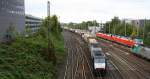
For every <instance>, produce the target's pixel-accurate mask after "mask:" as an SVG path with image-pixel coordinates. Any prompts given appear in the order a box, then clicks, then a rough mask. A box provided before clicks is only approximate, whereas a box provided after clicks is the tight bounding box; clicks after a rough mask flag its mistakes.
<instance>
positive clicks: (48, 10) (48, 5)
mask: <svg viewBox="0 0 150 79" xmlns="http://www.w3.org/2000/svg"><path fill="white" fill-rule="evenodd" d="M47 16H50V1H48V2H47Z"/></svg>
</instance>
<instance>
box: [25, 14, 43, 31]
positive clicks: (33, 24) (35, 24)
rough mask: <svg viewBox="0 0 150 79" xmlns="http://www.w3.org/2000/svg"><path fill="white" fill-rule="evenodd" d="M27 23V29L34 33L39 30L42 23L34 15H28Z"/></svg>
mask: <svg viewBox="0 0 150 79" xmlns="http://www.w3.org/2000/svg"><path fill="white" fill-rule="evenodd" d="M25 21H26V27H27V28H28V29H29V30H30V31H31V32H33V33H34V32H37V31H38V30H39V27H40V24H41V23H42V19H41V18H38V17H35V16H32V15H26V19H25Z"/></svg>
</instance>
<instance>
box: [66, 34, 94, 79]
mask: <svg viewBox="0 0 150 79" xmlns="http://www.w3.org/2000/svg"><path fill="white" fill-rule="evenodd" d="M64 35H66V36H65V37H66V39H65V42H66V43H67V44H65V45H66V46H65V47H66V48H67V50H68V58H67V63H66V71H65V75H64V79H94V77H93V74H92V72H91V71H89V68H90V67H89V66H90V65H89V64H90V63H89V62H88V61H87V59H85V55H84V53H85V52H84V50H83V47H82V46H80V43H78V42H80V41H79V39H75V38H76V35H75V34H69V33H65V34H64ZM82 44H84V42H82Z"/></svg>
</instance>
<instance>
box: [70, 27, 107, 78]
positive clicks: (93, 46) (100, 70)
mask: <svg viewBox="0 0 150 79" xmlns="http://www.w3.org/2000/svg"><path fill="white" fill-rule="evenodd" d="M68 30H69V31H71V32H73V33H76V34H78V35H80V36H81V37H82V38H83V40H84V41H85V42H86V43H87V44H88V47H89V51H90V55H91V57H90V59H91V66H92V70H93V73H94V74H95V75H96V76H97V75H105V74H106V71H107V70H106V68H107V58H106V56H105V54H104V53H103V52H102V49H101V48H100V46H99V43H98V41H97V40H96V39H95V36H94V35H92V34H90V32H87V31H84V30H79V29H68Z"/></svg>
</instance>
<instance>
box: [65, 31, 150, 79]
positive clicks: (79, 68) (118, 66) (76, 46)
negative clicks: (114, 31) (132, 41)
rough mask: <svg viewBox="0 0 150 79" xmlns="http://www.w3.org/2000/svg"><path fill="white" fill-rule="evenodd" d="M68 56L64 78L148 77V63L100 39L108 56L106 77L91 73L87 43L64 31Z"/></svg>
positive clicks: (149, 74)
mask: <svg viewBox="0 0 150 79" xmlns="http://www.w3.org/2000/svg"><path fill="white" fill-rule="evenodd" d="M64 37H65V43H66V44H65V45H66V48H67V49H68V58H67V64H66V72H65V76H64V79H150V67H149V66H150V63H149V62H147V61H145V60H143V59H141V58H138V57H136V56H134V55H133V54H131V53H130V52H129V51H128V49H127V48H123V46H119V45H117V44H112V43H110V42H106V41H103V40H100V43H101V44H100V46H101V47H102V49H103V50H104V52H105V54H106V55H107V57H108V58H109V62H108V63H109V66H108V72H107V74H106V77H103V76H102V75H101V73H99V74H98V75H99V77H95V76H94V74H93V68H92V66H91V63H92V62H91V61H90V60H91V59H90V53H89V50H88V47H87V44H86V43H85V42H84V41H83V40H82V38H81V37H80V36H79V35H77V34H74V33H71V32H68V31H66V32H65V36H64ZM111 68H112V69H111Z"/></svg>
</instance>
